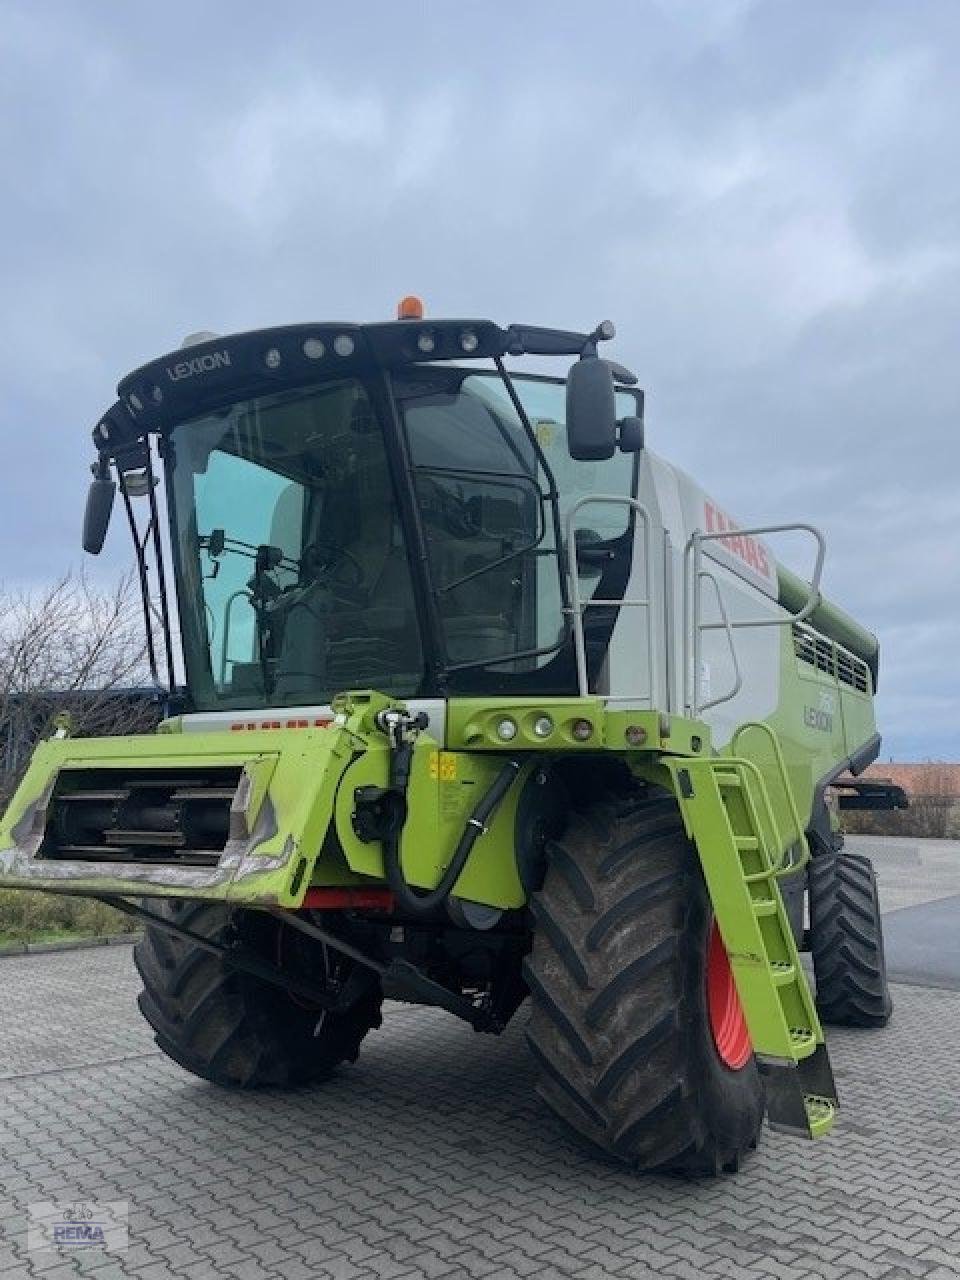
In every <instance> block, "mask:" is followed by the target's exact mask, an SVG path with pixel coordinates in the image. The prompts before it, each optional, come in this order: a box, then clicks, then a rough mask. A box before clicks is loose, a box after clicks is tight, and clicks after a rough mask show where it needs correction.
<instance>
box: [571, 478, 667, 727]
mask: <svg viewBox="0 0 960 1280" xmlns="http://www.w3.org/2000/svg"><path fill="white" fill-rule="evenodd" d="M591 504H597V505H606V506H621V507H629V508H630V509H631V510H632V511H633V513H634V514H635V515H636V516H637V517H638V518H639V520H640V522H641V524H642V526H643V544H644V557H645V559H644V565H645V584H646V585H645V590H646V595H644V596H643V597H636V596H634V597H624V598H623V599H622V600H608V599H606V598H597V597H592V598H591V599H589V600H584V599H583V596H582V594H581V592H580V565H579V562H578V560H577V543H576V530H575V528H574V518H575V517H576V515H577V513H578V512H579V511H580V510H581V509H582V508H583V507H586V506H590V505H591ZM650 531H651V519H650V512H649V511H648V510H647V508H646V507H645V506H644V505H643V503H642V502H639V501H638V500H637V499H636V498H627V497H623V496H621V495H620V494H602V493H595V494H587V495H586V496H585V497H583V498H579V499H578V500H577V501H576V502H575V503H574V504H573V506H572V507H571V508H570V510H569V511H568V512H567V518H566V524H565V532H566V542H567V548H566V550H567V575H568V578H569V581H570V608H569V611H570V613H571V614H572V615H573V645H574V653H575V655H576V663H577V687H578V690H579V694H580V697H581V698H586V697H588V696H589V694H590V677H589V672H588V671H587V644H586V638H585V636H584V633H583V615H584V613H585V612H586V611H587V609H594V608H603V607H606V608H617V609H620V608H629V609H644V610H645V611H646V615H645V616H646V632H647V665H648V670H649V675H650V690H649V693H643V694H637V695H635V697H636V700H637V701H638V702H639V701H643V700H644V699H647V700H649V703H650V706H651V707H653V706H654V704H655V701H656V697H657V691H658V687H659V686H658V683H657V682H658V662H657V648H656V644H655V636H654V619H653V583H654V572H655V569H654V554H653V539H652V537H651V533H650Z"/></svg>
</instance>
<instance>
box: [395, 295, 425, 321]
mask: <svg viewBox="0 0 960 1280" xmlns="http://www.w3.org/2000/svg"><path fill="white" fill-rule="evenodd" d="M423 315H424V309H423V302H422V300H421V299H420V298H418V297H416V295H415V294H412V293H408V294H407V296H406V297H405V298H401V299H400V301H399V302H398V303H397V319H398V320H422V319H423Z"/></svg>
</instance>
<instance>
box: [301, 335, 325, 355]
mask: <svg viewBox="0 0 960 1280" xmlns="http://www.w3.org/2000/svg"><path fill="white" fill-rule="evenodd" d="M303 354H304V355H305V356H306V357H307V359H308V360H322V359H323V357H324V356H325V355H326V354H327V348H326V347H325V346H324V345H323V342H322V340H321V339H320V338H307V339H305V341H304V344H303Z"/></svg>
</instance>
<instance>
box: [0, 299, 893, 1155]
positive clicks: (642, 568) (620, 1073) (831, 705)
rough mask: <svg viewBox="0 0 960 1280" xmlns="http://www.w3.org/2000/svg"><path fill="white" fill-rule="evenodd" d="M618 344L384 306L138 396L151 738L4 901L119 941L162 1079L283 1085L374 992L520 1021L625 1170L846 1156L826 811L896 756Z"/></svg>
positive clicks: (122, 436)
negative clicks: (672, 437)
mask: <svg viewBox="0 0 960 1280" xmlns="http://www.w3.org/2000/svg"><path fill="white" fill-rule="evenodd" d="M612 337H613V326H612V325H610V324H609V323H605V324H601V325H599V326H598V327H597V328H596V329H595V330H594V331H593V332H591V333H573V332H567V331H561V330H555V329H544V328H536V327H532V326H527V325H510V326H509V327H507V328H501V327H499V326H498V325H496V324H493V323H491V322H490V321H486V320H429V321H427V320H424V318H423V311H422V307H420V306H419V304H418V303H417V301H416V299H408V300H405V302H404V304H402V306H401V318H400V319H399V320H397V321H395V322H390V323H381V324H365V325H353V324H325V323H321V324H314V325H296V326H290V327H284V328H277V329H266V330H262V331H259V332H254V333H243V334H237V335H234V336H230V337H215V336H213V335H209V334H206V335H199V337H198V338H195V339H192V340H188V343H187V344H185V346H184V348H183V349H181V350H179V351H177V352H174V353H173V354H171V355H167V356H164V357H162V358H161V359H159V360H155V361H153V362H152V363H150V364H147V365H145V366H144V367H143V368H141V369H138V370H137V371H136V372H134V373H132V374H130V375H129V376H128V377H126V378H124V379H123V381H122V382H121V383H120V385H119V388H118V394H119V399H118V400H117V402H116V403H115V404H114V405H113V406H112V408H110V409H109V410H108V411H107V413H105V414H104V416H103V417H102V419H101V420H100V422H99V423H98V424H97V426H96V428H95V430H94V433H93V438H94V444H95V446H96V450H97V458H96V463H95V467H94V473H95V475H94V480H93V483H92V487H91V492H90V496H89V500H88V506H87V514H86V522H85V530H84V545H85V547H86V549H87V551H89V552H93V553H96V552H98V551H99V550H100V548H101V546H102V543H103V539H104V536H105V533H106V529H107V524H108V521H109V518H110V512H111V507H112V504H113V499H114V494H115V489H116V487H117V486H119V489H120V494H121V498H122V504H123V508H124V510H125V513H126V517H127V519H128V521H129V524H130V528H131V530H132V533H133V538H134V547H135V550H136V554H137V561H138V566H139V574H140V581H141V585H142V588H143V600H144V619H145V623H146V629H147V635H148V639H149V653H150V659H151V662H152V663H153V666H154V673H155V675H156V672H157V669H158V668H159V669H161V670H162V671H163V672H164V673H165V677H166V683H167V685H168V687H169V691H170V692H169V713H168V717H167V719H165V720H164V722H163V723H162V724H161V726H160V731H159V732H158V733H157V734H156V735H153V736H148V737H143V736H141V737H127V738H107V739H98V740H93V739H71V738H69V737H63V736H57V737H55V738H53V739H51V740H49V741H46V742H44V743H42V744H41V745H40V746H39V747H38V748H37V750H36V753H35V755H34V757H33V760H32V763H31V765H30V768H29V770H28V772H27V774H26V776H25V777H24V779H23V782H22V784H21V786H20V788H19V790H18V792H17V794H16V796H15V797H14V799H13V801H12V803H11V805H10V808H9V810H8V812H7V814H6V817H5V819H4V821H3V824H2V830H0V884H2V885H4V886H9V887H15V888H21V889H42V890H45V891H53V892H59V893H76V894H86V895H88V896H91V897H95V898H98V899H100V900H102V901H104V902H109V903H111V904H112V905H114V906H116V907H118V908H119V909H120V910H122V911H125V912H128V913H130V914H131V915H134V916H136V917H137V918H138V919H139V920H141V921H142V922H143V923H144V924H145V926H146V931H145V936H144V938H143V940H142V941H141V942H140V943H139V944H138V945H137V948H136V963H137V967H138V969H139V971H140V975H141V977H142V979H143V993H142V995H141V997H140V1007H141V1009H142V1011H143V1015H144V1017H145V1018H146V1019H147V1021H148V1022H149V1023H150V1025H151V1026H152V1027H153V1029H154V1031H155V1032H156V1038H157V1043H158V1044H159V1046H160V1047H161V1049H162V1050H163V1051H164V1052H165V1053H166V1054H168V1055H169V1056H170V1057H171V1058H173V1059H174V1060H175V1061H176V1062H178V1063H180V1064H181V1065H182V1066H183V1067H185V1068H186V1069H187V1070H188V1071H191V1072H194V1073H195V1074H196V1075H198V1076H202V1077H204V1078H205V1079H207V1080H212V1081H215V1082H216V1083H218V1084H221V1085H226V1086H238V1087H254V1086H257V1085H272V1086H278V1085H291V1086H293V1085H298V1084H301V1083H303V1082H308V1081H313V1080H318V1079H320V1078H322V1077H324V1076H325V1075H327V1074H328V1073H329V1072H330V1070H331V1068H333V1067H334V1066H335V1065H336V1064H338V1063H340V1062H343V1061H353V1060H354V1059H355V1058H356V1056H357V1052H358V1049H359V1047H360V1043H361V1041H362V1040H363V1038H364V1036H365V1035H366V1034H367V1033H368V1032H369V1031H370V1030H371V1029H372V1028H375V1027H377V1026H378V1025H379V1024H380V1006H381V1002H382V1000H383V999H384V997H385V996H387V997H389V998H392V999H400V1000H407V1001H412V1002H415V1003H420V1004H425V1005H433V1006H438V1007H441V1008H443V1009H446V1010H448V1011H449V1012H450V1013H452V1014H454V1015H455V1016H456V1017H458V1018H462V1019H464V1020H465V1021H466V1022H468V1023H469V1024H470V1025H471V1026H472V1027H474V1028H475V1029H476V1030H477V1031H489V1032H500V1031H502V1030H503V1028H504V1027H505V1026H506V1025H507V1023H508V1022H509V1020H510V1018H511V1017H512V1015H513V1014H514V1013H515V1012H516V1010H517V1009H518V1008H519V1006H520V1005H521V1004H522V1003H523V1001H524V1000H525V999H526V998H527V997H528V996H529V998H530V1010H531V1012H530V1019H529V1026H528V1028H527V1039H528V1041H529V1046H530V1051H531V1053H532V1055H533V1058H534V1060H535V1062H536V1066H537V1070H538V1072H539V1091H540V1093H541V1095H542V1097H543V1098H544V1100H545V1101H546V1103H547V1104H548V1105H549V1106H550V1107H551V1108H552V1110H553V1111H554V1112H555V1113H556V1114H557V1115H558V1116H559V1117H560V1118H561V1119H562V1120H563V1121H564V1122H566V1124H567V1125H568V1126H570V1128H571V1129H572V1130H574V1131H576V1133H577V1134H579V1135H580V1136H581V1137H582V1138H585V1139H586V1140H587V1141H588V1142H589V1143H590V1144H592V1145H593V1146H594V1147H596V1148H599V1149H600V1150H602V1151H604V1152H606V1153H608V1154H611V1155H613V1156H615V1157H618V1158H620V1159H622V1160H623V1161H625V1162H627V1163H629V1164H630V1165H632V1166H633V1167H636V1168H642V1169H659V1170H666V1169H669V1170H680V1171H686V1172H692V1173H714V1172H718V1171H720V1170H732V1169H735V1168H737V1167H738V1165H739V1162H740V1160H741V1158H742V1157H743V1156H744V1154H745V1153H746V1152H747V1151H748V1150H750V1149H751V1148H752V1147H754V1146H755V1145H756V1142H757V1138H758V1135H759V1132H760V1127H761V1123H762V1119H763V1115H764V1111H765V1110H766V1113H767V1115H768V1117H769V1121H770V1124H771V1126H772V1127H773V1128H775V1129H778V1130H784V1131H786V1132H788V1133H793V1134H799V1135H805V1136H810V1137H816V1136H818V1135H820V1134H823V1133H825V1132H826V1131H827V1130H829V1128H830V1126H831V1124H832V1122H833V1119H834V1113H835V1108H836V1092H835V1088H834V1082H833V1075H832V1072H831V1069H830V1064H829V1060H828V1057H827V1050H826V1046H825V1044H824V1037H823V1032H822V1030H821V1018H823V1019H824V1020H825V1021H831V1022H840V1023H844V1024H847V1025H858V1026H867V1025H869V1026H882V1025H883V1024H884V1023H885V1022H886V1020H887V1018H888V1017H889V1014H890V1007H891V1006H890V997H889V994H888V990H887V985H886V978H885V974H884V964H883V948H882V940H881V931H880V917H879V912H878V906H877V896H876V889H875V883H874V877H873V872H872V868H871V866H870V864H869V862H868V861H867V860H866V859H863V858H859V857H855V856H851V855H848V854H845V853H844V852H843V851H842V849H841V848H840V841H839V839H838V838H837V837H836V836H835V835H834V833H833V830H832V824H831V820H830V807H829V805H828V803H827V789H828V788H829V787H830V785H831V783H832V782H833V781H834V780H835V779H837V778H838V777H839V776H841V775H842V774H845V773H846V772H847V771H848V770H849V771H851V772H852V773H853V774H857V773H858V772H859V771H860V770H861V769H862V768H863V767H864V766H866V765H867V764H868V763H869V762H870V761H872V760H873V759H874V758H875V757H876V755H877V752H878V749H879V741H880V740H879V737H878V735H877V733H876V729H875V724H874V708H873V694H874V690H875V687H876V678H877V643H876V640H875V639H874V637H873V636H872V635H870V634H869V633H868V632H866V631H865V630H864V629H863V628H861V627H860V626H859V625H858V624H857V623H856V622H854V621H853V620H852V619H851V618H849V617H847V616H846V615H845V614H844V613H842V612H841V611H840V610H839V609H837V608H835V607H834V606H833V605H831V604H829V603H827V601H825V600H824V599H823V598H822V596H821V594H820V589H819V583H820V574H821V567H822V564H823V557H824V540H823V536H822V535H821V533H820V532H819V531H818V530H817V529H815V528H814V527H813V526H812V525H809V524H781V525H777V526H772V527H768V528H739V527H738V526H737V525H736V524H735V522H734V521H733V520H732V519H731V518H730V517H729V516H728V515H726V514H725V512H724V511H723V509H722V508H721V507H720V506H719V505H718V504H717V503H716V502H715V501H714V500H713V499H712V498H711V497H708V496H707V494H706V493H705V492H704V491H703V490H702V489H701V488H700V487H699V486H698V485H697V484H695V483H694V481H692V480H691V479H690V478H689V477H688V476H686V475H684V474H683V472H681V471H679V470H678V469H677V468H675V467H673V466H671V465H670V464H669V463H667V462H665V461H663V460H662V459H661V458H659V457H657V456H656V455H655V454H653V453H651V452H649V451H648V450H647V449H646V447H645V444H644V428H643V392H642V391H639V390H637V389H636V386H635V384H636V378H635V377H634V376H633V374H631V373H630V372H629V371H628V370H627V369H625V368H623V367H622V366H621V365H619V364H616V363H614V362H613V361H610V360H606V359H604V358H602V357H601V355H600V354H598V352H599V347H600V344H601V343H602V342H605V341H607V340H609V339H610V338H612ZM522 355H536V356H557V357H567V358H568V359H569V358H570V357H575V360H574V363H573V364H572V367H571V368H570V370H569V372H568V374H567V376H566V378H562V377H561V378H552V377H542V376H533V375H528V374H521V373H517V372H513V371H508V369H507V367H506V365H505V363H504V361H505V360H506V359H508V358H509V357H513V356H522ZM160 473H162V477H161V474H160ZM791 533H792V534H794V535H795V534H797V533H800V534H802V535H803V536H804V537H806V538H807V539H808V540H809V545H810V551H811V563H812V570H811V572H810V575H809V581H805V580H803V579H801V578H798V577H795V576H794V575H793V574H791V573H790V572H788V571H787V570H786V569H785V568H783V567H782V566H780V565H779V564H778V562H777V560H776V559H775V558H774V553H773V551H772V549H771V539H774V538H776V537H779V536H781V535H785V534H786V535H789V534H791ZM181 671H182V672H183V677H184V678H183V679H181V680H178V678H177V677H178V676H179V673H180V672H181ZM804 947H809V949H810V950H812V953H813V963H814V968H815V973H816V979H817V988H818V996H817V1001H816V1002H815V1001H814V998H813V996H812V994H811V990H810V987H809V986H808V983H807V979H806V977H805V974H804V970H803V968H802V967H801V962H800V958H799V954H798V950H799V949H803V948H804ZM818 1009H819V1016H818ZM304 1105H310V1103H309V1099H306V1100H305V1103H304Z"/></svg>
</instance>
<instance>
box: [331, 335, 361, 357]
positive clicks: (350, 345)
mask: <svg viewBox="0 0 960 1280" xmlns="http://www.w3.org/2000/svg"><path fill="white" fill-rule="evenodd" d="M355 346H356V343H355V342H354V340H353V339H352V338H351V337H350V335H349V333H338V334H337V336H336V337H335V338H334V340H333V349H334V351H335V352H336V353H337V355H338V356H352V355H353V351H354V347H355Z"/></svg>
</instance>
